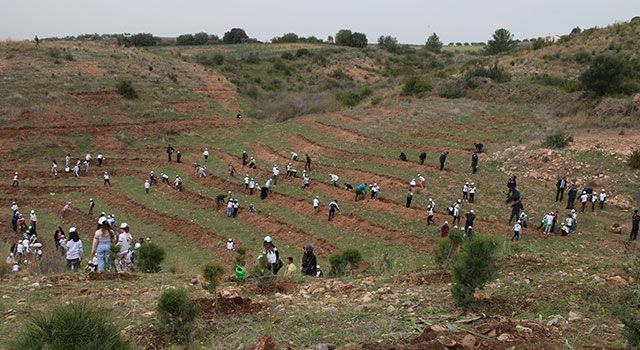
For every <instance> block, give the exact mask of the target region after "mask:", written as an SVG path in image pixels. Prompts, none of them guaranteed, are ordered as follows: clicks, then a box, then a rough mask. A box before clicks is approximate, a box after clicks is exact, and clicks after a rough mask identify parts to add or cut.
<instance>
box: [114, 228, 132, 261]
mask: <svg viewBox="0 0 640 350" xmlns="http://www.w3.org/2000/svg"><path fill="white" fill-rule="evenodd" d="M120 229H121V230H122V231H121V232H120V234H119V235H118V242H117V243H116V247H120V251H119V252H118V256H117V257H116V260H115V264H116V271H118V272H125V271H127V269H128V267H129V264H128V263H127V259H126V258H127V254H128V253H129V249H130V248H131V242H133V236H132V235H131V233H129V225H127V223H126V222H123V223H122V224H120Z"/></svg>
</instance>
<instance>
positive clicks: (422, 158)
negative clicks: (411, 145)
mask: <svg viewBox="0 0 640 350" xmlns="http://www.w3.org/2000/svg"><path fill="white" fill-rule="evenodd" d="M418 158H419V159H420V165H424V161H425V160H427V152H424V151H423V152H422V153H420V155H419V156H418Z"/></svg>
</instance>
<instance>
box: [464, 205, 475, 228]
mask: <svg viewBox="0 0 640 350" xmlns="http://www.w3.org/2000/svg"><path fill="white" fill-rule="evenodd" d="M464 217H465V221H464V230H465V231H467V230H468V229H469V227H470V226H473V221H474V220H475V219H476V213H474V212H473V210H470V211H469V212H468V213H466V214H465V215H464Z"/></svg>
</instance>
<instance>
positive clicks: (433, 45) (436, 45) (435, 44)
mask: <svg viewBox="0 0 640 350" xmlns="http://www.w3.org/2000/svg"><path fill="white" fill-rule="evenodd" d="M424 47H425V48H426V49H427V50H429V51H431V52H436V53H437V52H440V50H441V49H442V41H440V37H439V36H438V34H436V33H433V34H431V35H430V36H429V37H428V38H427V42H426V43H425V44H424Z"/></svg>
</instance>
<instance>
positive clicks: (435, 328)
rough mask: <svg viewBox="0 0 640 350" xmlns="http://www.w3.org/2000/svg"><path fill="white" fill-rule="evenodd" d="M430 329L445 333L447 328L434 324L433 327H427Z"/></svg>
mask: <svg viewBox="0 0 640 350" xmlns="http://www.w3.org/2000/svg"><path fill="white" fill-rule="evenodd" d="M429 328H431V330H432V331H434V332H445V331H446V330H447V328H445V327H442V326H440V325H437V324H434V325H433V326H431V327H429Z"/></svg>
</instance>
